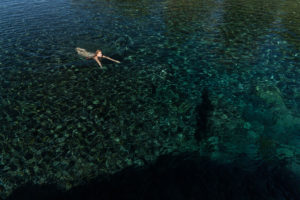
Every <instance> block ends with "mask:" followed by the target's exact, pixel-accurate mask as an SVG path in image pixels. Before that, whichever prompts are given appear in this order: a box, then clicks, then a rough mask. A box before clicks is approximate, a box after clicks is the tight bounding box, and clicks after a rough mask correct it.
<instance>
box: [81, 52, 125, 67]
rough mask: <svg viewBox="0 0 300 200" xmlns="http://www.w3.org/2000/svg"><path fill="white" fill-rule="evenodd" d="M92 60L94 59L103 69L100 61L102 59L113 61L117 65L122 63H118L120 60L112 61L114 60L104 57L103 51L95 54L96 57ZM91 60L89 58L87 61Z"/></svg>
mask: <svg viewBox="0 0 300 200" xmlns="http://www.w3.org/2000/svg"><path fill="white" fill-rule="evenodd" d="M91 58H92V59H94V60H95V61H96V62H97V63H98V65H99V66H100V67H101V68H102V64H101V62H100V60H101V59H102V58H105V59H108V60H111V61H113V62H115V63H120V61H118V60H115V59H112V58H110V57H108V56H105V55H103V54H102V51H101V50H97V51H96V53H95V55H94V56H93V57H91ZM91 58H87V59H91ZM99 58H100V60H99Z"/></svg>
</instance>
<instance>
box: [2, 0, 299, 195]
mask: <svg viewBox="0 0 300 200" xmlns="http://www.w3.org/2000/svg"><path fill="white" fill-rule="evenodd" d="M299 10H300V2H299V1H292V0H289V1H279V0H276V1H263V2H261V1H250V0H245V1H237V0H227V1H225V0H224V1H222V0H219V1H210V0H208V1H201V0H197V1H196V0H189V1H182V0H164V1H151V2H150V1H147V0H141V1H135V0H126V1H118V0H113V1H102V0H93V1H92V0H88V1H86V0H85V1H83V0H53V1H47V0H26V1H25V0H9V1H8V0H4V1H1V3H0V11H1V12H0V95H1V96H0V109H1V113H0V121H1V126H0V137H1V146H2V156H1V159H0V167H4V166H5V167H6V168H5V170H4V173H1V172H0V173H1V174H0V185H2V187H3V188H5V189H8V190H9V189H11V188H13V187H14V186H15V185H16V184H17V183H18V182H24V181H27V180H32V181H35V182H38V183H42V182H47V181H48V180H49V179H56V177H61V178H60V179H59V180H58V181H59V182H63V183H65V182H67V183H68V184H73V183H74V182H75V183H76V180H78V179H80V178H81V177H87V176H88V177H89V176H92V175H91V172H92V171H93V169H100V171H101V172H112V171H115V170H117V169H120V168H123V167H124V166H126V165H130V164H141V162H142V160H143V159H145V160H153V159H155V157H156V156H158V155H160V154H163V153H166V152H172V151H186V150H192V151H199V152H202V153H203V152H204V153H209V154H210V155H211V156H212V157H214V158H216V159H224V160H232V159H236V158H239V157H240V156H249V157H250V158H253V159H272V160H274V159H275V160H281V159H283V160H286V162H287V163H288V165H289V167H290V168H291V169H292V170H293V171H295V172H296V173H299V174H300V166H299V164H300V151H299V149H300V148H299V147H300V115H299V113H300V81H299V80H300V64H299V63H300V28H299V27H300V12H299ZM75 47H82V48H86V49H87V50H89V51H95V50H96V49H102V50H103V53H104V55H108V56H110V57H112V58H115V59H119V60H120V61H121V64H114V63H111V62H109V61H103V65H104V66H105V68H104V69H103V70H101V69H100V68H99V67H98V66H97V64H96V63H94V62H93V61H87V60H85V59H82V58H80V57H79V56H78V55H76V52H75V50H74V49H75ZM205 96H207V98H205ZM82 168H84V170H82V171H80V170H81V169H82ZM78 169H80V170H78ZM74 177H75V178H74ZM66 185H67V184H66ZM67 187H68V185H67Z"/></svg>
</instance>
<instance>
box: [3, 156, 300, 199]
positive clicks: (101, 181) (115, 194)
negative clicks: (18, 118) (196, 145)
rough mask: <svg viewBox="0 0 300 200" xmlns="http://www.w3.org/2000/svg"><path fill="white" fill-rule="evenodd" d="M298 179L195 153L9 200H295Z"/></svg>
mask: <svg viewBox="0 0 300 200" xmlns="http://www.w3.org/2000/svg"><path fill="white" fill-rule="evenodd" d="M299 184H300V179H299V177H296V176H295V175H294V174H293V173H291V172H290V171H288V170H287V169H286V168H285V166H284V163H283V162H269V163H267V162H263V161H253V160H249V159H247V158H243V159H241V160H239V162H234V163H226V164H224V163H220V162H218V161H213V160H211V159H209V158H208V157H205V156H199V155H198V154H196V153H181V154H177V155H171V154H169V155H164V156H160V157H159V158H158V160H157V161H156V162H155V163H153V164H148V165H146V166H145V167H135V166H131V167H128V168H126V169H123V170H122V171H120V172H118V173H116V174H114V175H112V176H106V177H97V178H96V179H93V180H91V181H88V182H86V183H85V184H83V185H80V186H77V187H74V188H73V189H71V190H69V191H63V190H61V189H59V188H58V187H56V186H55V185H31V184H28V185H24V186H22V187H20V188H18V189H16V190H15V191H14V192H13V194H12V195H11V196H10V197H9V198H8V200H27V199H28V200H29V199H30V200H39V199H41V200H48V199H49V200H50V199H51V200H52V199H65V200H67V199H70V200H75V199H82V200H85V199H89V200H92V199H99V200H100V199H128V200H135V199H149V200H155V199H177V200H179V199H182V200H189V199H191V200H192V199H205V200H210V199H218V200H222V199H231V200H232V199H233V200H235V199H236V200H241V199H245V200H248V199H249V200H250V199H253V200H258V199H272V200H277V199H278V200H281V199H289V200H297V199H300V191H299V187H298V186H299Z"/></svg>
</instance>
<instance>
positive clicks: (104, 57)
mask: <svg viewBox="0 0 300 200" xmlns="http://www.w3.org/2000/svg"><path fill="white" fill-rule="evenodd" d="M102 58H106V59H108V60H111V61H113V62H116V63H120V61H118V60H115V59H112V58H110V57H108V56H104V55H103V56H102Z"/></svg>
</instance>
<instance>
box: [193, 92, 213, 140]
mask: <svg viewBox="0 0 300 200" xmlns="http://www.w3.org/2000/svg"><path fill="white" fill-rule="evenodd" d="M195 111H196V130H195V138H196V140H197V141H201V140H202V139H204V138H206V137H207V136H208V130H209V123H208V118H209V116H210V113H211V112H212V111H213V105H212V104H211V101H210V100H209V92H208V90H207V88H205V89H204V90H203V92H202V102H201V103H200V104H198V105H197V107H196V109H195Z"/></svg>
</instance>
